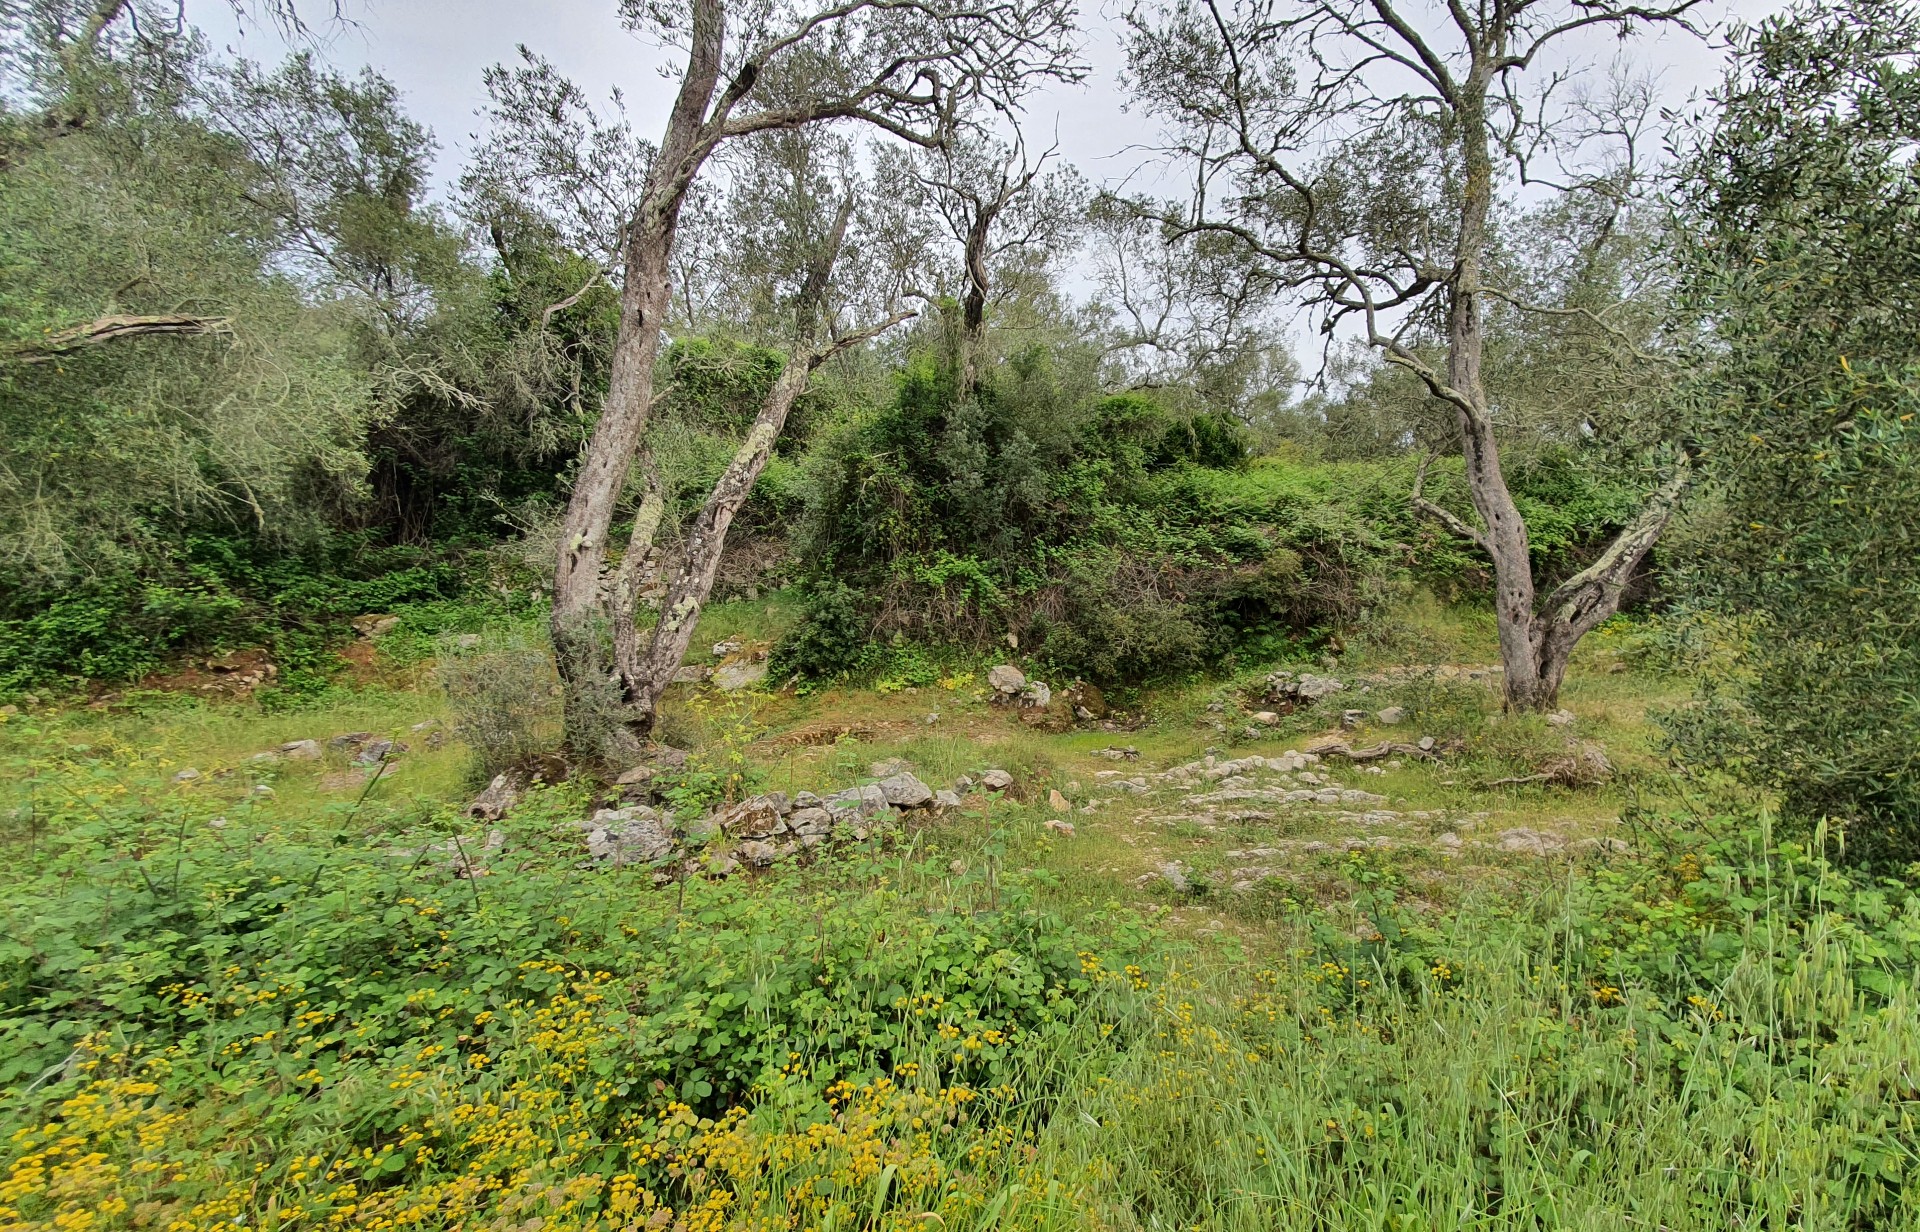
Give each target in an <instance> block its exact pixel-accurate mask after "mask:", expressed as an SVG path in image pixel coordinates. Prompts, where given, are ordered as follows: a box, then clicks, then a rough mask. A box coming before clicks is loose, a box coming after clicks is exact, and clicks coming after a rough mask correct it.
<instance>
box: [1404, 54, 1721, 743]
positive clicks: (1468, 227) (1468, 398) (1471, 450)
mask: <svg viewBox="0 0 1920 1232" xmlns="http://www.w3.org/2000/svg"><path fill="white" fill-rule="evenodd" d="M1461 84H1462V89H1461V90H1460V92H1459V96H1458V100H1457V103H1456V115H1457V116H1458V118H1459V120H1460V122H1461V133H1462V136H1461V153H1462V156H1463V157H1462V159H1461V162H1462V168H1463V171H1464V173H1465V176H1464V182H1463V184H1462V188H1461V201H1460V231H1459V237H1458V247H1457V249H1456V253H1457V261H1456V264H1455V266H1454V269H1453V271H1452V277H1451V279H1450V280H1449V284H1448V288H1447V289H1448V294H1449V298H1448V304H1447V377H1446V393H1447V395H1448V399H1449V401H1450V402H1451V403H1452V405H1453V407H1454V412H1455V415H1454V420H1455V424H1456V426H1457V427H1458V429H1459V432H1460V450H1461V455H1462V457H1463V459H1464V461H1465V462H1466V479H1467V489H1468V491H1469V492H1470V493H1471V494H1472V498H1473V506H1474V509H1475V510H1476V511H1477V512H1478V513H1479V515H1480V520H1481V523H1482V526H1484V528H1485V529H1480V528H1476V527H1474V526H1472V525H1469V524H1467V523H1464V522H1462V521H1461V520H1460V519H1458V518H1456V517H1454V516H1453V515H1452V514H1449V513H1447V512H1446V511H1445V510H1443V509H1441V508H1439V507H1438V506H1436V505H1434V504H1432V503H1431V502H1430V501H1427V500H1426V499H1425V498H1424V497H1423V496H1422V495H1421V493H1420V485H1419V483H1418V482H1416V484H1415V489H1414V494H1413V503H1414V506H1415V508H1416V509H1417V510H1419V511H1420V512H1422V513H1425V514H1428V515H1429V516H1432V517H1435V518H1437V519H1439V520H1440V521H1442V522H1443V523H1444V524H1446V525H1447V526H1448V528H1449V529H1451V530H1453V531H1454V532H1455V533H1457V534H1460V535H1463V536H1465V537H1467V538H1470V539H1472V540H1473V541H1474V542H1476V543H1478V544H1479V545H1480V547H1481V548H1482V549H1484V550H1485V551H1486V553H1487V555H1488V556H1490V557H1491V558H1492V559H1493V590H1494V594H1493V603H1494V620H1495V626H1496V628H1497V629H1498V632H1499V639H1500V664H1501V668H1502V673H1503V689H1504V697H1505V702H1506V707H1507V709H1509V710H1519V711H1541V710H1551V709H1553V708H1554V707H1555V706H1556V705H1558V704H1559V700H1560V686H1561V684H1562V683H1563V682H1564V681H1565V680H1566V675H1567V663H1568V661H1569V659H1570V658H1571V657H1572V654H1573V648H1574V646H1575V645H1576V644H1578V642H1579V641H1580V639H1581V638H1582V637H1585V636H1586V635H1587V634H1588V633H1589V632H1591V631H1592V630H1593V629H1594V627H1595V626H1597V625H1599V624H1600V623H1601V622H1602V621H1604V620H1606V619H1607V618H1608V617H1609V616H1612V615H1613V614H1614V613H1615V612H1616V611H1618V610H1619V608H1620V598H1621V596H1622V595H1623V594H1624V593H1625V591H1626V586H1627V582H1628V581H1629V579H1631V577H1632V575H1633V571H1634V570H1635V569H1636V568H1637V567H1639V564H1640V562H1641V561H1642V560H1643V559H1645V557H1646V555H1647V553H1648V552H1649V551H1650V550H1651V549H1652V548H1653V545H1654V543H1655V542H1657V541H1658V540H1659V538H1660V535H1661V534H1662V532H1664V531H1665V530H1666V527H1667V523H1668V522H1669V521H1671V520H1672V518H1673V514H1674V511H1675V510H1676V509H1677V508H1678V506H1679V502H1680V497H1681V495H1682V493H1683V492H1684V491H1685V488H1686V484H1687V480H1688V477H1689V473H1690V472H1689V468H1688V467H1687V466H1686V464H1685V463H1684V462H1683V463H1682V464H1681V465H1680V466H1678V467H1677V468H1676V469H1675V471H1674V473H1673V474H1672V475H1671V476H1670V477H1669V478H1668V479H1667V481H1666V482H1665V483H1664V484H1663V485H1662V486H1661V487H1660V489H1659V490H1658V491H1656V492H1655V493H1654V494H1653V496H1652V497H1650V498H1649V499H1648V501H1647V503H1646V504H1645V505H1644V506H1643V507H1642V509H1641V512H1640V514H1639V516H1638V517H1637V518H1635V519H1634V521H1633V522H1632V523H1631V524H1630V525H1629V526H1627V527H1626V528H1625V529H1624V530H1622V531H1621V532H1620V534H1619V535H1617V536H1616V537H1615V538H1614V540H1613V542H1612V543H1611V544H1609V545H1608V547H1607V549H1606V550H1605V551H1604V552H1602V553H1601V555H1600V558H1599V559H1598V560H1596V561H1594V563H1593V564H1592V565H1591V566H1589V567H1588V568H1586V569H1584V570H1582V571H1581V572H1580V573H1579V574H1577V575H1575V576H1574V577H1572V578H1569V579H1568V580H1567V581H1566V582H1565V583H1563V584H1562V585H1561V586H1559V587H1557V588H1556V589H1555V590H1554V591H1553V593H1552V594H1551V595H1549V596H1548V598H1547V602H1546V603H1545V604H1544V605H1542V604H1539V603H1538V602H1537V598H1536V594H1535V590H1534V580H1533V558H1532V553H1531V550H1530V545H1529V543H1528V539H1527V523H1526V519H1525V518H1524V517H1522V516H1521V514H1520V509H1519V507H1518V506H1517V505H1515V504H1514V500H1513V494H1512V492H1511V491H1509V489H1508V488H1507V480H1506V476H1505V475H1504V474H1503V473H1502V472H1501V469H1500V446H1499V442H1498V441H1497V440H1496V439H1495V437H1494V430H1493V416H1492V413H1491V409H1490V407H1489V406H1488V402H1487V388H1486V381H1485V379H1484V376H1483V374H1482V370H1481V364H1482V360H1483V357H1484V355H1485V351H1486V340H1485V337H1484V336H1483V334H1482V332H1481V316H1482V297H1483V295H1484V294H1485V289H1484V287H1483V285H1482V281H1481V279H1482V269H1483V262H1484V260H1485V254H1486V248H1487V241H1488V233H1487V220H1488V215H1489V212H1490V211H1491V208H1492V204H1493V165H1492V160H1491V157H1490V154H1489V145H1488V141H1489V137H1488V131H1487V119H1486V99H1487V77H1486V72H1485V70H1484V69H1483V67H1482V66H1481V65H1476V66H1475V68H1474V69H1473V71H1472V72H1471V73H1470V74H1469V75H1468V77H1467V78H1466V79H1465V80H1464V81H1463V82H1462V83H1461ZM1422 477H1424V467H1423V469H1422Z"/></svg>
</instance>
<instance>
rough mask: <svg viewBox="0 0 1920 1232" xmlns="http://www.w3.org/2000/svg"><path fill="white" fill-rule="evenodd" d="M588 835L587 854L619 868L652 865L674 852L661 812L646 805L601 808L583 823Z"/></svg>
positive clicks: (581, 824) (598, 860) (671, 836)
mask: <svg viewBox="0 0 1920 1232" xmlns="http://www.w3.org/2000/svg"><path fill="white" fill-rule="evenodd" d="M580 826H581V828H582V829H584V830H585V831H586V832H587V854H589V855H591V856H592V857H593V858H594V860H595V861H597V862H599V863H602V864H611V865H613V866H615V867H616V868H617V867H619V866H621V865H623V864H651V863H653V862H654V861H655V860H662V859H665V858H666V857H667V855H668V854H670V853H671V852H672V851H673V834H672V832H671V831H669V830H668V828H667V823H666V822H665V821H664V820H662V818H661V816H660V814H659V813H657V812H655V811H654V810H653V809H650V808H648V807H646V806H645V805H642V804H630V805H628V806H627V807H625V808H618V809H601V810H600V811H599V812H597V813H595V814H594V815H593V818H592V820H590V821H584V822H581V823H580Z"/></svg>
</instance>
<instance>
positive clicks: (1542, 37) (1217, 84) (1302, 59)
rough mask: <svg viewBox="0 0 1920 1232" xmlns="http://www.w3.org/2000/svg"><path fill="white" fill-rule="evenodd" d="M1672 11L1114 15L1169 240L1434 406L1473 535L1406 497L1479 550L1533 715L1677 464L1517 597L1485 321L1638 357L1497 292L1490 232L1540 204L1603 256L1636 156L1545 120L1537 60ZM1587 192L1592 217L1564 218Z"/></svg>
mask: <svg viewBox="0 0 1920 1232" xmlns="http://www.w3.org/2000/svg"><path fill="white" fill-rule="evenodd" d="M1696 3H1697V0H1672V2H1671V3H1665V4H1655V5H1651V6H1646V5H1639V4H1630V3H1618V2H1615V0H1457V2H1450V3H1448V4H1446V5H1439V4H1422V5H1420V6H1418V7H1406V8H1402V7H1400V6H1399V5H1398V4H1397V3H1396V0H1172V2H1171V3H1169V4H1167V5H1166V6H1165V7H1162V8H1159V9H1157V10H1154V11H1151V12H1146V13H1142V14H1139V15H1136V16H1135V17H1134V19H1133V32H1132V36H1131V43H1130V48H1129V56H1130V66H1131V76H1132V82H1133V86H1134V89H1135V90H1136V92H1137V94H1138V96H1139V97H1140V99H1141V100H1142V102H1143V103H1145V104H1146V105H1147V106H1148V107H1149V108H1150V109H1151V110H1152V111H1153V112H1154V114H1156V115H1158V116H1160V117H1161V118H1162V119H1163V120H1164V121H1166V122H1167V124H1168V127H1169V130H1170V132H1171V136H1172V141H1173V147H1174V150H1175V151H1176V152H1177V153H1178V154H1179V155H1181V156H1182V157H1183V158H1184V159H1185V160H1186V161H1187V164H1188V165H1189V166H1191V167H1192V168H1193V169H1194V171H1195V184H1194V189H1193V192H1192V194H1191V196H1190V199H1189V201H1188V202H1187V203H1185V205H1184V206H1183V207H1182V208H1180V209H1178V210H1169V211H1167V212H1166V214H1165V220H1166V221H1167V222H1168V223H1169V225H1171V226H1173V227H1174V228H1175V229H1177V230H1179V231H1182V232H1184V233H1187V234H1205V235H1216V236H1226V237H1230V238H1232V239H1233V240H1234V241H1236V242H1237V243H1239V244H1240V245H1241V246H1243V248H1244V249H1245V250H1246V251H1247V252H1249V253H1251V254H1254V255H1256V256H1258V257H1259V258H1261V259H1262V260H1264V261H1265V262H1266V263H1267V264H1268V265H1269V266H1270V267H1271V270H1272V273H1273V277H1274V279H1275V281H1276V282H1277V283H1278V284H1279V286H1280V287H1282V288H1283V289H1285V290H1287V291H1289V292H1292V293H1295V294H1299V295H1302V296H1304V297H1305V298H1306V300H1307V301H1308V302H1309V303H1311V304H1312V305H1314V306H1315V307H1316V309H1317V310H1318V312H1319V314H1320V323H1321V326H1322V328H1323V329H1324V330H1326V331H1328V332H1336V331H1339V330H1341V329H1343V328H1348V329H1356V330H1357V332H1358V334H1359V336H1360V337H1361V338H1362V339H1364V341H1365V342H1366V344H1367V345H1368V346H1370V347H1372V348H1374V349H1375V350H1376V351H1377V352H1379V353H1380V354H1381V355H1382V356H1383V357H1384V358H1385V359H1386V360H1387V361H1388V362H1390V363H1392V364H1394V365H1396V366H1398V367H1400V368H1401V369H1403V370H1405V371H1407V372H1409V373H1411V374H1413V375H1414V376H1415V377H1416V378H1417V379H1418V380H1419V382H1420V384H1421V386H1422V387H1423V388H1424V389H1425V391H1426V393H1427V395H1428V396H1429V397H1430V398H1432V399H1433V400H1435V401H1437V402H1438V403H1440V404H1442V405H1443V406H1444V407H1445V408H1446V411H1447V413H1448V414H1449V415H1450V417H1451V419H1452V422H1453V426H1454V430H1455V434H1456V439H1457V445H1458V448H1459V450H1460V453H1461V455H1462V457H1463V459H1464V461H1465V464H1466V479H1467V485H1468V488H1469V490H1470V492H1471V495H1472V502H1473V507H1474V510H1475V512H1476V513H1477V514H1478V519H1479V520H1478V524H1475V523H1474V522H1473V521H1470V520H1468V519H1467V518H1464V517H1461V516H1459V515H1458V514H1456V513H1453V512H1451V511H1449V510H1447V509H1445V508H1443V507H1441V506H1440V505H1439V504H1437V503H1435V502H1433V501H1431V500H1428V499H1427V498H1426V497H1425V496H1424V494H1423V493H1422V491H1421V489H1420V486H1419V484H1418V483H1416V486H1415V490H1414V492H1413V497H1412V499H1413V501H1414V504H1415V507H1416V508H1417V509H1418V510H1419V511H1420V512H1421V513H1423V514H1424V515H1426V516H1428V517H1431V518H1433V519H1435V520H1437V521H1439V522H1440V523H1442V524H1443V525H1444V526H1446V527H1447V528H1448V529H1449V530H1450V531H1452V532H1453V533H1455V534H1457V535H1459V536H1461V537H1463V538H1465V539H1468V540H1470V541H1471V542H1473V543H1475V544H1476V545H1478V546H1479V547H1480V548H1481V549H1483V550H1484V551H1485V552H1486V553H1487V555H1488V556H1489V557H1491V558H1492V562H1493V573H1494V591H1495V593H1494V609H1495V614H1496V616H1497V620H1498V628H1499V638H1500V653H1501V660H1502V663H1503V665H1504V668H1505V690H1506V703H1507V705H1508V706H1509V707H1510V708H1514V709H1522V710H1537V709H1544V708H1549V707H1551V706H1553V705H1555V704H1556V699H1557V696H1558V693H1559V689H1560V685H1561V681H1562V679H1563V678H1564V676H1565V674H1566V669H1567V662H1568V658H1569V656H1570V654H1571V652H1572V650H1573V647H1574V645H1575V644H1576V643H1577V642H1578V641H1579V639H1580V638H1581V637H1583V636H1584V635H1585V634H1586V633H1587V632H1589V631H1590V630H1592V629H1593V628H1594V627H1595V626H1597V625H1598V624H1599V623H1600V622H1601V621H1603V620H1605V619H1606V618H1607V617H1608V616H1610V615H1611V614H1612V613H1613V612H1614V611H1615V610H1617V608H1618V606H1619V602H1620V598H1621V595H1622V593H1623V592H1624V590H1625V588H1626V585H1627V582H1628V581H1629V579H1630V577H1631V575H1632V573H1633V571H1634V570H1635V568H1636V567H1637V566H1638V565H1639V563H1640V561H1641V560H1642V559H1643V558H1644V557H1645V556H1646V554H1647V552H1648V551H1649V550H1650V549H1651V548H1652V546H1653V545H1654V543H1655V542H1656V541H1657V540H1658V539H1659V537H1660V535H1661V534H1662V532H1663V531H1664V530H1665V528H1666V526H1667V524H1668V522H1669V521H1670V519H1671V518H1672V516H1673V513H1674V510H1675V508H1676V506H1677V504H1678V502H1679V500H1680V497H1681V495H1682V493H1683V491H1684V489H1685V486H1686V484H1687V481H1688V474H1689V468H1688V466H1687V465H1686V463H1685V461H1684V458H1683V457H1669V464H1668V465H1667V466H1666V468H1665V472H1666V473H1665V474H1664V476H1663V477H1661V478H1659V479H1658V480H1657V481H1656V482H1655V483H1654V484H1653V486H1652V490H1651V492H1650V494H1649V495H1648V496H1647V498H1646V500H1645V503H1644V505H1643V507H1642V508H1641V510H1640V512H1639V514H1638V515H1637V516H1636V517H1634V518H1633V519H1631V520H1630V521H1629V523H1628V524H1627V525H1626V526H1625V527H1624V528H1623V529H1622V530H1621V531H1620V533H1619V534H1618V535H1617V536H1616V537H1615V538H1614V540H1613V541H1612V542H1611V543H1610V544H1608V545H1607V546H1606V548H1605V549H1604V550H1603V551H1601V552H1600V553H1599V555H1598V556H1597V558H1596V559H1594V560H1593V561H1592V563H1591V564H1589V565H1588V566H1587V567H1586V568H1584V569H1582V570H1581V571H1579V572H1578V573H1576V574H1575V575H1574V576H1572V577H1570V578H1567V579H1566V580H1565V581H1563V582H1562V583H1561V584H1560V585H1558V586H1557V587H1555V588H1554V589H1553V590H1552V591H1551V592H1550V593H1548V594H1546V595H1545V596H1541V595H1540V594H1538V593H1537V592H1536V587H1535V579H1534V573H1533V563H1532V560H1531V557H1530V552H1529V546H1528V535H1527V525H1526V520H1525V518H1524V517H1523V516H1522V514H1521V512H1520V509H1519V507H1518V506H1517V505H1516V503H1515V501H1514V499H1513V496H1512V494H1511V493H1510V492H1509V490H1508V487H1507V483H1506V480H1505V478H1504V477H1503V475H1502V473H1501V462H1500V442H1499V439H1498V434H1497V432H1496V425H1497V424H1499V422H1500V420H1501V409H1502V408H1501V407H1500V405H1499V404H1498V402H1497V401H1496V400H1495V398H1494V397H1493V396H1492V394H1491V393H1490V380H1489V374H1488V372H1487V370H1486V361H1487V358H1488V345H1487V343H1488V335H1487V319H1488V317H1489V314H1490V313H1491V312H1493V311H1496V310H1498V311H1506V312H1511V313H1514V314H1516V315H1520V316H1531V317H1539V318H1543V319H1553V320H1556V321H1558V322H1560V323H1562V324H1564V325H1566V326H1568V327H1577V328H1578V329H1580V330H1582V331H1584V332H1585V333H1586V334H1587V336H1588V337H1589V339H1590V340H1591V341H1592V342H1593V343H1594V344H1595V345H1597V346H1600V347H1603V348H1606V349H1610V350H1611V351H1612V353H1613V354H1614V356H1615V357H1616V358H1617V359H1618V360H1619V361H1620V362H1622V363H1633V362H1639V361H1641V360H1643V359H1646V358H1648V356H1647V355H1646V353H1645V348H1644V347H1643V346H1642V345H1641V344H1642V342H1643V341H1644V340H1643V339H1641V338H1638V337H1635V336H1633V334H1632V333H1631V331H1628V330H1625V329H1623V328H1621V326H1620V325H1619V324H1618V323H1617V322H1616V321H1615V320H1614V319H1613V317H1612V316H1611V315H1610V312H1609V306H1608V305H1606V304H1594V303H1592V302H1589V301H1588V300H1586V299H1585V298H1583V297H1582V296H1580V295H1578V294H1575V293H1574V291H1575V289H1576V288H1578V287H1579V286H1581V285H1582V284H1581V283H1579V282H1578V280H1567V279H1554V278H1547V279H1542V280H1538V281H1539V290H1540V292H1541V295H1542V297H1541V298H1532V297H1530V296H1529V295H1528V294H1527V293H1526V291H1525V289H1524V288H1522V287H1518V286H1516V285H1514V284H1513V283H1510V282H1503V281H1502V280H1501V279H1500V278H1499V277H1498V274H1499V269H1500V262H1499V261H1498V260H1497V259H1496V258H1497V257H1498V255H1499V253H1500V239H1501V236H1500V224H1501V221H1502V219H1503V218H1504V217H1508V216H1511V215H1512V214H1514V213H1516V212H1518V211H1519V210H1520V209H1521V204H1522V202H1521V199H1522V197H1523V196H1527V197H1531V198H1535V199H1538V198H1545V199H1547V201H1548V202H1549V204H1548V205H1546V206H1544V207H1537V208H1543V209H1554V208H1561V209H1563V210H1564V212H1566V213H1567V214H1568V216H1569V217H1572V218H1587V219H1589V220H1590V223H1591V225H1590V226H1588V227H1587V228H1586V229H1585V232H1584V234H1583V236H1582V237H1581V238H1580V240H1579V241H1578V242H1579V244H1581V245H1588V246H1591V247H1592V249H1593V250H1594V251H1595V252H1600V251H1603V250H1604V249H1605V248H1606V246H1607V245H1608V244H1609V242H1610V240H1611V238H1612V236H1613V235H1614V234H1615V227H1614V224H1615V223H1616V222H1617V221H1618V219H1619V218H1620V216H1621V214H1622V212H1623V211H1625V210H1626V209H1627V208H1628V207H1629V205H1630V203H1631V201H1632V199H1633V195H1634V190H1635V184H1636V181H1637V180H1638V178H1639V176H1638V172H1637V169H1636V167H1635V159H1634V157H1631V156H1634V155H1638V154H1639V153H1640V152H1641V151H1639V150H1638V149H1637V148H1635V147H1634V145H1633V143H1631V142H1627V141H1623V139H1622V134H1623V132H1627V131H1637V130H1630V129H1629V126H1626V125H1622V124H1621V123H1618V122H1616V117H1612V116H1609V115H1608V114H1607V113H1608V109H1607V108H1605V107H1598V108H1595V107H1592V106H1574V105H1569V104H1570V103H1572V102H1574V101H1575V96H1574V95H1572V94H1571V93H1570V88H1571V87H1572V86H1573V85H1575V84H1578V83H1577V82H1576V80H1575V78H1576V77H1577V74H1576V73H1575V72H1574V70H1573V69H1572V68H1571V67H1569V66H1568V62H1567V61H1565V60H1564V59H1559V58H1558V57H1561V56H1562V53H1563V52H1564V51H1565V50H1566V45H1567V44H1568V43H1569V41H1570V40H1572V39H1573V38H1574V37H1575V36H1577V35H1578V34H1580V32H1582V31H1590V30H1600V31H1610V32H1613V33H1617V34H1619V35H1621V36H1622V37H1624V36H1626V35H1628V34H1630V33H1632V32H1633V31H1635V30H1636V29H1639V28H1642V27H1645V26H1648V25H1651V24H1680V25H1684V24H1685V21H1686V16H1687V13H1688V11H1689V10H1690V9H1692V8H1693V7H1694V5H1695V4H1696ZM1563 96H1564V98H1565V99H1566V100H1567V101H1564V102H1563ZM1594 118H1597V119H1598V121H1599V122H1592V119H1594ZM1589 200H1590V201H1596V202H1599V203H1600V207H1599V208H1594V209H1576V208H1570V207H1569V203H1576V202H1582V201H1589ZM1423 473H1424V472H1423Z"/></svg>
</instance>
